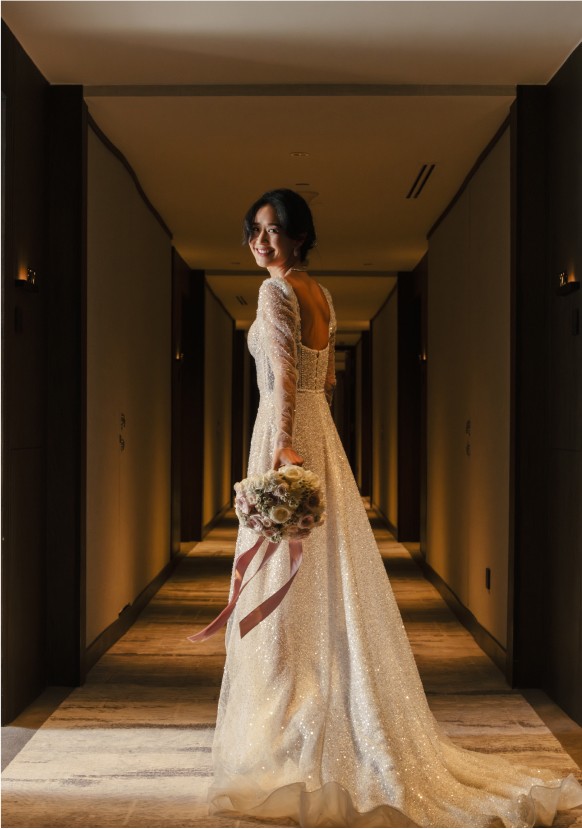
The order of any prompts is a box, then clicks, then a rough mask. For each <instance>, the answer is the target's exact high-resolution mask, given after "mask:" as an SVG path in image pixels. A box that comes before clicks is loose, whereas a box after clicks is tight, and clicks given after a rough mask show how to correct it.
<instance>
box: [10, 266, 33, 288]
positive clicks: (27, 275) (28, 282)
mask: <svg viewBox="0 0 582 829" xmlns="http://www.w3.org/2000/svg"><path fill="white" fill-rule="evenodd" d="M14 284H15V285H16V286H17V287H18V288H26V289H28V290H33V291H38V281H37V275H36V271H35V270H34V269H33V268H20V269H19V271H18V276H17V277H16V279H15V280H14Z"/></svg>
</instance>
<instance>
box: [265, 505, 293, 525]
mask: <svg viewBox="0 0 582 829" xmlns="http://www.w3.org/2000/svg"><path fill="white" fill-rule="evenodd" d="M290 515H291V510H289V509H287V507H283V506H279V507H271V509H270V511H269V516H270V517H271V518H272V519H273V521H274V522H275V523H276V524H284V523H285V521H286V520H287V519H288V518H289V516H290Z"/></svg>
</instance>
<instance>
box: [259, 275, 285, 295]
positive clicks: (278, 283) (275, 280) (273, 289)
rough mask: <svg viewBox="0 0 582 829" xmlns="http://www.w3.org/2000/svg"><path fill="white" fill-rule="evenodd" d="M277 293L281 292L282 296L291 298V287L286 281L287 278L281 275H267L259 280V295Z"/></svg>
mask: <svg viewBox="0 0 582 829" xmlns="http://www.w3.org/2000/svg"><path fill="white" fill-rule="evenodd" d="M278 294H283V296H286V297H289V298H292V296H293V288H292V287H291V285H290V284H289V283H288V282H287V280H285V279H283V277H281V276H268V277H267V278H266V279H264V280H263V281H262V282H261V287H260V288H259V296H261V295H263V296H266V295H271V296H277V295H278Z"/></svg>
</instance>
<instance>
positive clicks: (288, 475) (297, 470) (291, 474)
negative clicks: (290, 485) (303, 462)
mask: <svg viewBox="0 0 582 829" xmlns="http://www.w3.org/2000/svg"><path fill="white" fill-rule="evenodd" d="M280 471H281V472H282V473H283V477H284V478H285V479H286V480H287V481H298V480H299V478H301V477H302V475H303V470H302V469H301V467H300V466H295V465H294V464H289V466H283V467H282V468H281V470H280Z"/></svg>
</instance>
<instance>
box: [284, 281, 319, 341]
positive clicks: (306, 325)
mask: <svg viewBox="0 0 582 829" xmlns="http://www.w3.org/2000/svg"><path fill="white" fill-rule="evenodd" d="M285 279H286V280H287V282H289V284H290V285H291V287H292V288H293V290H294V291H295V296H296V297H297V302H298V303H299V311H300V314H301V342H302V343H303V345H305V346H307V348H312V349H314V350H315V351H321V350H323V349H324V348H325V347H326V346H327V344H328V342H329V319H330V310H329V305H328V303H327V300H326V298H325V296H324V294H323V291H322V290H321V288H320V286H319V285H318V284H317V282H316V281H315V279H312V278H311V277H310V276H308V275H307V274H302V275H301V276H298V275H295V274H294V275H293V276H291V275H289V274H288V275H286V276H285Z"/></svg>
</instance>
